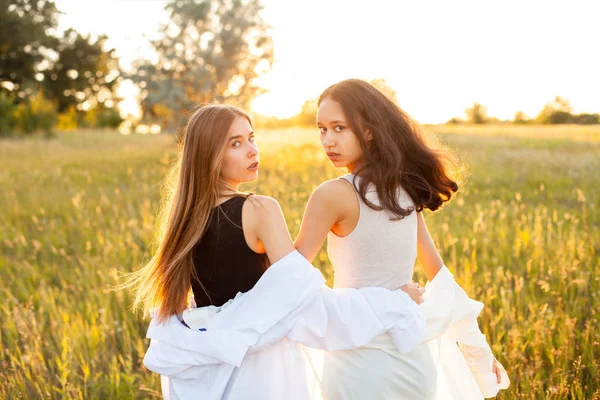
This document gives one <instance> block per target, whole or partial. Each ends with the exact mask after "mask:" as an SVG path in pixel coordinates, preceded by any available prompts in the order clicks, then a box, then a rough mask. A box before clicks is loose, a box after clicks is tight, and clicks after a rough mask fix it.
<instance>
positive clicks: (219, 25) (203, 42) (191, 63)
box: [130, 0, 273, 131]
mask: <svg viewBox="0 0 600 400" xmlns="http://www.w3.org/2000/svg"><path fill="white" fill-rule="evenodd" d="M166 9H167V10H168V11H169V13H170V15H171V17H170V21H169V23H167V24H165V25H164V26H163V27H162V29H161V32H162V38H161V39H159V40H156V41H154V42H153V43H152V45H153V47H154V50H155V51H156V54H157V56H158V62H157V63H155V62H150V61H147V60H140V61H139V62H138V65H137V70H136V72H135V73H133V74H131V75H130V78H131V79H132V80H133V81H134V82H136V83H137V84H138V85H139V86H140V88H141V99H142V110H143V114H144V120H145V121H146V122H158V123H160V124H161V126H162V127H163V128H166V129H167V130H169V131H175V130H176V128H177V127H178V126H180V125H181V123H182V122H183V121H184V120H185V118H186V114H187V111H188V110H189V108H190V107H191V106H193V105H194V104H198V103H211V102H215V101H216V102H229V103H235V104H237V105H239V106H241V107H243V108H248V105H249V103H250V101H251V100H252V99H253V98H254V97H256V96H257V95H258V94H259V93H261V91H262V89H260V88H259V86H258V85H257V84H256V83H255V79H256V78H257V77H258V76H259V75H260V74H261V73H262V72H265V71H266V70H268V69H269V68H270V67H271V63H272V60H273V44H272V40H271V38H270V36H269V35H268V33H267V28H268V27H267V25H266V24H265V22H264V21H263V19H262V16H261V15H260V11H261V9H262V6H261V5H260V3H259V1H258V0H248V1H243V2H242V1H237V0H235V1H226V2H222V1H217V0H200V1H192V0H179V1H171V2H169V3H168V4H167V6H166Z"/></svg>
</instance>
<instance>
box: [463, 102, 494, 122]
mask: <svg viewBox="0 0 600 400" xmlns="http://www.w3.org/2000/svg"><path fill="white" fill-rule="evenodd" d="M465 114H467V121H468V122H469V123H471V124H485V123H486V121H487V119H488V116H487V109H486V108H485V107H484V106H483V105H481V104H479V103H477V102H475V103H473V106H472V107H471V108H467V109H466V110H465Z"/></svg>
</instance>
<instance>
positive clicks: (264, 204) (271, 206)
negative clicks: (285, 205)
mask: <svg viewBox="0 0 600 400" xmlns="http://www.w3.org/2000/svg"><path fill="white" fill-rule="evenodd" d="M247 203H249V204H251V205H252V208H255V209H256V211H257V212H269V211H279V210H280V209H281V207H280V205H279V202H278V201H277V200H275V199H274V198H272V197H269V196H263V195H260V194H255V195H252V196H249V197H248V201H247Z"/></svg>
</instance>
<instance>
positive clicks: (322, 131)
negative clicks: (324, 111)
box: [319, 126, 327, 134]
mask: <svg viewBox="0 0 600 400" xmlns="http://www.w3.org/2000/svg"><path fill="white" fill-rule="evenodd" d="M319 132H321V134H324V133H327V128H325V127H322V126H320V127H319Z"/></svg>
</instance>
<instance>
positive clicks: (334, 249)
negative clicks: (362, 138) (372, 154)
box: [327, 174, 417, 290]
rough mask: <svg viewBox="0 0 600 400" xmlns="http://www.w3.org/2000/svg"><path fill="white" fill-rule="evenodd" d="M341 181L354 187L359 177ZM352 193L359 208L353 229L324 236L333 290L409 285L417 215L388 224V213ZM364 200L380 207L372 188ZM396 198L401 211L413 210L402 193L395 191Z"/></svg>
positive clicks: (406, 195)
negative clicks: (340, 233) (368, 204)
mask: <svg viewBox="0 0 600 400" xmlns="http://www.w3.org/2000/svg"><path fill="white" fill-rule="evenodd" d="M342 178H343V179H346V180H347V181H348V182H350V183H351V184H352V183H353V180H354V179H355V180H356V187H358V184H359V180H360V177H358V176H355V175H352V174H348V175H345V176H343V177H342ZM353 186H354V185H353ZM355 192H356V195H357V197H358V201H359V204H360V216H359V218H358V223H357V224H356V227H355V228H354V230H353V231H352V232H351V233H350V234H349V235H346V236H344V237H340V236H337V235H336V234H334V233H333V232H331V231H330V232H329V234H328V235H327V253H328V254H329V260H330V261H331V263H332V265H333V270H334V287H336V288H362V287H367V286H377V287H383V288H386V289H391V290H393V289H398V288H399V287H400V286H402V285H404V284H407V283H411V281H412V276H413V269H414V266H415V260H416V258H417V212H416V211H413V212H412V213H410V215H408V216H406V217H404V218H403V219H401V220H390V217H393V215H392V214H391V213H389V212H388V211H375V210H373V209H371V208H369V207H368V206H367V205H366V204H365V203H364V202H363V201H362V200H361V199H360V196H359V194H358V192H357V191H356V189H355ZM366 197H367V199H368V200H370V201H371V202H373V203H374V204H376V205H379V204H380V203H379V199H378V196H377V192H376V190H375V187H374V186H372V185H371V186H370V187H369V190H368V191H367V194H366ZM398 198H399V202H400V206H401V207H402V208H407V207H414V203H413V201H412V199H411V198H410V196H409V195H408V193H406V191H404V189H402V188H398Z"/></svg>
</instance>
